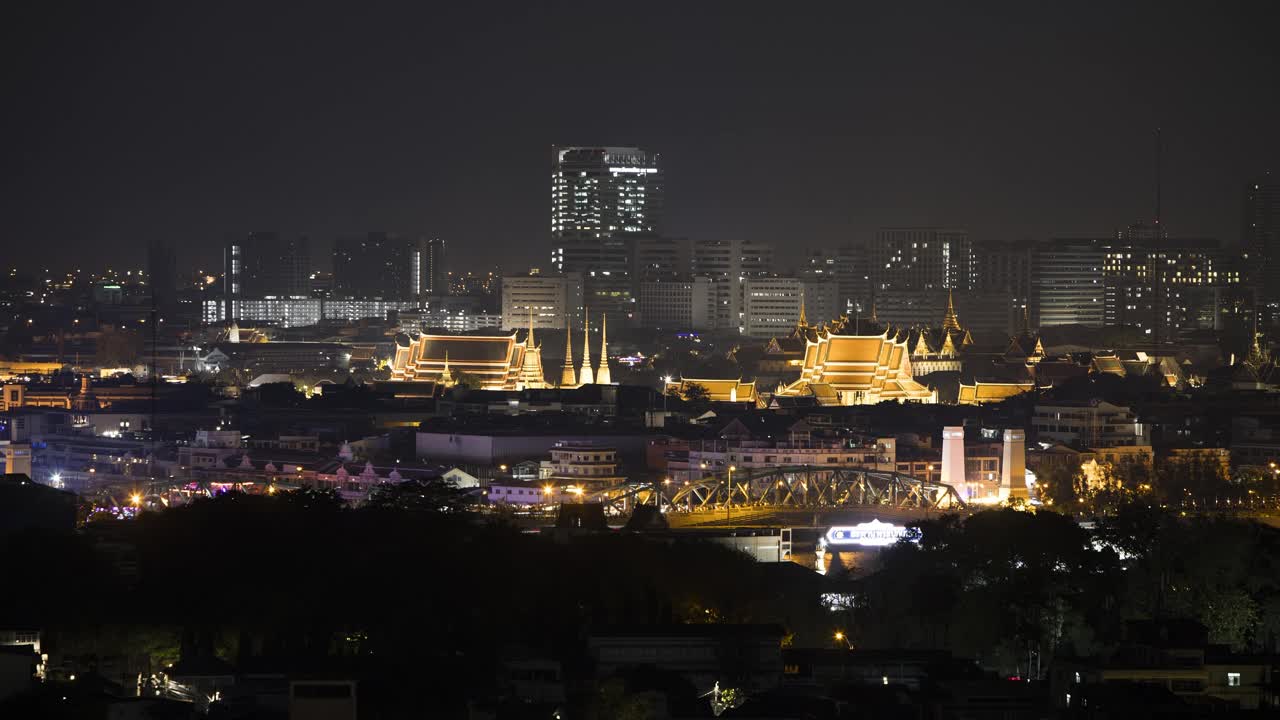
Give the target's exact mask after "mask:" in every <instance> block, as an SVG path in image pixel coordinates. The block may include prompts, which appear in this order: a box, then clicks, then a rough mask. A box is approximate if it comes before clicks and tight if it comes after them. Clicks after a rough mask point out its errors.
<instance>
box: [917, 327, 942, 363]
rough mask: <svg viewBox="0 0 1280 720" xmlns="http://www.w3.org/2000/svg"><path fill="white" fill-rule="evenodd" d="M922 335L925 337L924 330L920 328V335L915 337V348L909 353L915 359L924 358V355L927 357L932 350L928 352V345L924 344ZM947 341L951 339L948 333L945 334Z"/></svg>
mask: <svg viewBox="0 0 1280 720" xmlns="http://www.w3.org/2000/svg"><path fill="white" fill-rule="evenodd" d="M924 335H925V333H924V329H923V328H921V330H920V334H919V335H918V336H917V337H916V348H915V350H914V351H913V352H912V353H911V354H912V355H914V356H916V357H924V356H925V355H928V354H929V353H931V352H932V350H930V348H929V343H927V342H925V339H924ZM947 339H948V340H950V339H951V334H950V333H947Z"/></svg>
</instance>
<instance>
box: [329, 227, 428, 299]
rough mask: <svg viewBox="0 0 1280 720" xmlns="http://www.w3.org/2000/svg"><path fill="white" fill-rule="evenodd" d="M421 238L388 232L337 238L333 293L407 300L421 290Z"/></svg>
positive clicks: (345, 295)
mask: <svg viewBox="0 0 1280 720" xmlns="http://www.w3.org/2000/svg"><path fill="white" fill-rule="evenodd" d="M420 252H421V248H420V246H419V243H418V241H416V240H410V239H408V238H402V237H399V236H397V235H393V234H389V233H385V232H371V233H368V234H367V235H364V236H362V237H346V238H338V240H337V241H336V242H335V243H334V247H333V284H334V295H336V296H337V297H342V298H354V299H382V300H408V299H411V298H415V297H417V296H418V295H419V294H420V293H421V279H420V275H419V273H418V272H416V271H415V268H417V267H419V266H420V262H421V260H420V256H419V253H420Z"/></svg>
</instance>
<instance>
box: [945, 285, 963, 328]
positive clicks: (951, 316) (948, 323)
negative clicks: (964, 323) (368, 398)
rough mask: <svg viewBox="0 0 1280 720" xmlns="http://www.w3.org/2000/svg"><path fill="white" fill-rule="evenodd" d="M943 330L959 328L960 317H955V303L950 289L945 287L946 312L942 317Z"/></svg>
mask: <svg viewBox="0 0 1280 720" xmlns="http://www.w3.org/2000/svg"><path fill="white" fill-rule="evenodd" d="M942 329H943V330H959V329H960V318H958V317H956V305H955V302H954V301H953V300H952V297H951V290H950V289H949V288H948V289H947V314H946V315H945V316H944V317H943V318H942Z"/></svg>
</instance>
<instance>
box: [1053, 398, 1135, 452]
mask: <svg viewBox="0 0 1280 720" xmlns="http://www.w3.org/2000/svg"><path fill="white" fill-rule="evenodd" d="M1031 427H1032V429H1033V430H1034V431H1035V433H1036V437H1037V439H1039V440H1041V441H1047V442H1059V443H1063V444H1065V445H1071V446H1074V447H1077V448H1108V447H1123V446H1130V445H1150V444H1151V428H1150V427H1149V426H1147V425H1145V424H1143V423H1141V422H1139V421H1138V418H1137V417H1136V416H1135V415H1134V414H1133V412H1131V411H1130V409H1129V408H1127V407H1124V406H1120V405H1112V404H1111V403H1108V402H1066V403H1057V404H1037V405H1036V406H1035V412H1034V413H1033V414H1032V417H1031Z"/></svg>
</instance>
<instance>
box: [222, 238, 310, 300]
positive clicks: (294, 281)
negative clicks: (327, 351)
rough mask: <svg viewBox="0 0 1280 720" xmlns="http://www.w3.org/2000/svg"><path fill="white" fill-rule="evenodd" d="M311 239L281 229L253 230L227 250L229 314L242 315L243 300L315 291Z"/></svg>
mask: <svg viewBox="0 0 1280 720" xmlns="http://www.w3.org/2000/svg"><path fill="white" fill-rule="evenodd" d="M310 278H311V242H310V240H309V239H308V238H306V237H295V238H288V237H283V236H281V235H280V233H277V232H252V233H249V235H248V236H247V237H246V238H245V239H243V240H236V241H233V242H230V243H228V244H227V245H226V247H225V248H224V251H223V289H224V299H225V302H226V304H227V309H226V310H225V314H226V315H227V316H228V317H230V318H238V317H239V316H240V315H239V313H240V307H239V301H240V300H242V299H262V298H268V297H270V298H299V297H300V298H306V297H310V295H311V280H310Z"/></svg>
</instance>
